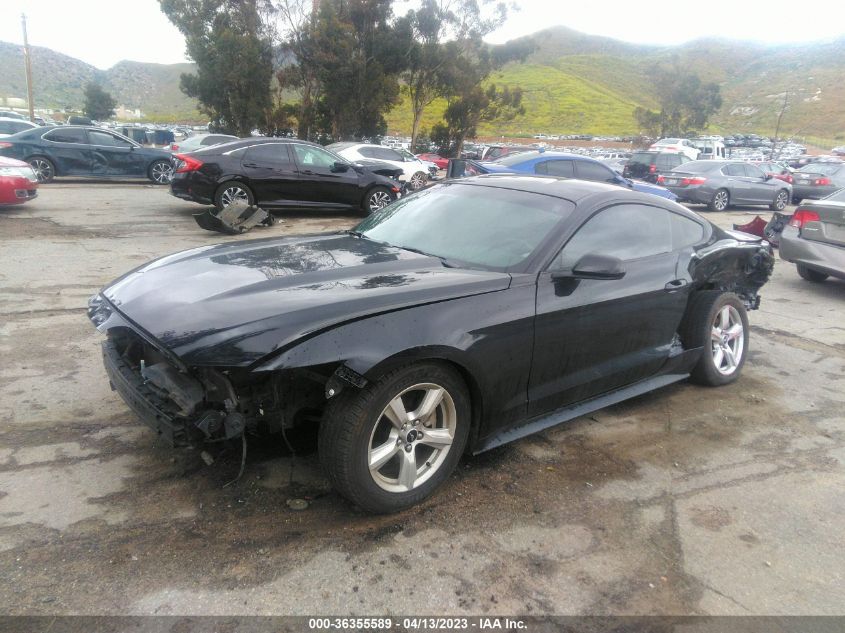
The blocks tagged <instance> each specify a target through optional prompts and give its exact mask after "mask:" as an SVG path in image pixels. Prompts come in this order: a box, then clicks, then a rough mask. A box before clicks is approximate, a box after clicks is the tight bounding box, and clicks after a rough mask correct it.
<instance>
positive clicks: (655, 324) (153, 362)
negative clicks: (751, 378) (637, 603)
mask: <svg viewBox="0 0 845 633" xmlns="http://www.w3.org/2000/svg"><path fill="white" fill-rule="evenodd" d="M772 264H773V258H772V254H771V248H770V247H769V245H768V244H767V243H766V242H763V241H761V240H760V239H759V238H756V237H753V236H749V235H745V234H742V233H731V232H726V231H723V230H721V229H719V228H717V227H716V226H714V225H712V224H710V223H709V222H707V221H706V220H704V219H702V218H701V217H700V216H698V215H696V214H695V213H692V212H690V211H688V210H687V209H685V208H684V207H681V206H680V205H677V204H675V203H673V202H670V201H668V200H664V199H661V198H658V197H656V196H649V195H645V194H640V193H636V192H632V191H628V190H624V189H621V188H619V187H613V186H610V185H603V184H598V183H588V182H582V181H578V180H559V179H555V178H547V177H531V176H482V177H478V178H469V179H466V180H461V181H456V182H447V183H445V184H441V185H435V186H434V187H432V188H430V189H427V190H424V191H420V192H418V193H416V194H414V195H412V196H409V197H407V198H403V199H402V200H400V201H398V202H395V203H393V204H391V205H389V206H387V207H385V208H384V209H381V210H380V211H377V212H376V213H374V214H373V215H371V216H370V217H368V218H366V219H364V220H363V221H362V222H361V223H360V224H359V225H358V226H357V227H356V228H355V229H354V230H352V231H345V232H341V233H332V234H322V235H311V236H297V237H288V238H271V239H263V240H255V241H248V242H235V243H228V244H221V245H218V246H212V247H202V248H197V249H193V250H189V251H185V252H183V253H177V254H175V255H170V256H167V257H163V258H161V259H158V260H156V261H153V262H151V263H149V264H147V265H145V266H142V267H140V268H138V269H136V270H134V271H132V272H130V273H127V274H126V275H124V276H123V277H121V278H120V279H118V280H116V281H115V282H113V283H112V284H110V285H109V286H107V287H106V288H104V289H103V291H102V292H101V293H99V294H98V295H96V296H94V297H93V298H92V299H91V302H90V305H89V317H90V318H91V320H92V321H93V322H94V324H95V325H96V326H97V328H98V329H99V330H100V331H102V332H105V333H106V334H107V339H106V340H105V342H104V343H103V355H104V360H105V365H106V370H107V373H108V376H109V380H110V381H111V384H112V386H113V387H114V389H116V390H117V391H118V393H119V394H120V395H121V396H122V397H123V399H124V400H125V401H126V403H127V404H128V405H129V407H130V408H132V409H133V410H134V411H135V412H136V413H137V414H138V416H139V417H141V418H142V419H143V420H144V421H145V422H146V423H147V424H149V425H150V426H152V427H153V428H154V429H156V430H157V431H158V433H159V434H161V435H162V436H164V437H166V438H167V439H168V440H169V441H171V442H173V443H174V444H185V443H189V442H202V441H204V440H221V439H225V438H232V439H242V441H244V442H246V437H247V436H250V437H251V436H258V435H260V434H261V433H262V432H270V433H272V432H274V431H276V432H278V431H281V430H282V429H286V428H291V427H294V426H297V425H306V424H319V452H320V459H321V461H322V463H323V464H324V467H325V470H326V473H327V474H328V477H329V478H330V480H331V482H332V483H333V485H334V486H335V487H336V488H337V490H339V491H340V492H341V493H342V494H343V495H345V496H346V497H347V498H348V499H350V500H352V501H353V502H355V503H356V504H358V505H359V506H361V507H363V508H365V509H367V510H370V511H374V512H391V511H396V510H399V509H402V508H405V507H408V506H410V505H412V504H415V503H417V502H419V501H420V500H422V499H423V498H425V497H426V496H428V495H429V494H431V493H432V491H434V489H435V488H436V487H437V486H438V485H439V484H441V483H442V482H443V481H444V480H445V479H446V478H447V477H448V476H449V474H450V472H451V471H452V470H453V469H454V467H455V465H456V464H457V462H458V460H459V459H460V457H461V455H462V454H463V453H465V452H471V453H477V452H480V451H484V450H486V449H489V448H492V447H495V446H498V445H500V444H502V443H504V442H509V441H512V440H515V439H517V438H520V437H523V436H525V435H527V434H529V433H533V432H536V431H539V430H541V429H544V428H547V427H549V426H551V425H554V424H558V423H560V422H563V421H565V420H569V419H571V418H574V417H576V416H579V415H582V414H584V413H587V412H590V411H593V410H595V409H598V408H600V407H604V406H607V405H610V404H613V403H616V402H619V401H621V400H624V399H626V398H630V397H633V396H636V395H639V394H642V393H644V392H647V391H650V390H653V389H657V388H659V387H662V386H664V385H667V384H669V383H673V382H676V381H679V380H684V379H686V378H688V377H689V378H691V379H692V380H694V381H696V382H699V383H704V384H708V385H722V384H725V383H728V382H731V381H733V380H735V379H736V378H737V377H738V376H739V374H740V371H741V369H742V366H743V363H744V362H745V359H746V356H747V354H748V335H749V328H748V319H747V316H746V310H750V309H754V308H756V307H757V306H758V304H759V297H758V294H757V293H758V290H759V289H760V287H761V286H762V285H763V284H764V283H766V281H767V280H768V278H769V275H770V274H771V270H772Z"/></svg>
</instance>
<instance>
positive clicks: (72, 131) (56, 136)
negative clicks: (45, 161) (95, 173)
mask: <svg viewBox="0 0 845 633" xmlns="http://www.w3.org/2000/svg"><path fill="white" fill-rule="evenodd" d="M41 143H42V148H43V153H44V154H46V156H47V158H49V159H50V160H51V161H53V163H54V164H55V165H56V172H57V174H58V175H60V176H89V175H91V147H90V146H89V145H88V137H87V136H86V135H85V128H81V127H69V126H61V127H57V128H56V129H54V130H50V131H49V132H47V133H46V134H45V135H44V136H42V137H41ZM39 149H40V148H36V149H35V151H34V152H33V153H39V151H38V150H39Z"/></svg>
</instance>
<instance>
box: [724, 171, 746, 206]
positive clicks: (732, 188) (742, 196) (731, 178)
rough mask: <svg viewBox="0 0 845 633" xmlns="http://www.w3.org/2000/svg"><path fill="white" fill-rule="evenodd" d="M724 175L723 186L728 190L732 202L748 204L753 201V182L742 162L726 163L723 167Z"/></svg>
mask: <svg viewBox="0 0 845 633" xmlns="http://www.w3.org/2000/svg"><path fill="white" fill-rule="evenodd" d="M722 175H723V176H725V180H724V183H723V184H722V185H721V187H722V188H724V189H727V190H728V193H729V194H730V201H731V204H747V203H749V202H750V201H751V184H750V182H749V180H748V176H746V175H745V166H744V165H743V164H742V163H731V164H729V165H725V166H724V167H722Z"/></svg>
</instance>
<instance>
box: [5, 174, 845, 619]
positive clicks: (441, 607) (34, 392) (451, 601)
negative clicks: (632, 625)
mask: <svg viewBox="0 0 845 633" xmlns="http://www.w3.org/2000/svg"><path fill="white" fill-rule="evenodd" d="M696 210H699V211H703V209H696ZM200 211H202V207H199V206H198V205H194V204H191V203H187V202H183V201H179V200H177V199H175V198H173V197H171V196H170V195H169V194H168V193H167V189H166V188H161V187H157V186H153V185H150V184H148V183H147V184H144V183H130V182H126V183H114V182H112V183H92V182H87V181H76V182H73V181H70V182H68V181H64V182H56V183H54V184H51V185H47V186H43V187H42V188H41V191H40V194H39V197H38V198H37V199H36V200H34V201H32V202H30V203H28V204H26V205H24V206H21V207H13V208H4V209H0V357H1V358H2V363H0V403H1V404H0V605H3V606H2V609H1V610H2V613H5V614H11V615H14V614H30V615H33V614H179V615H185V614H206V615H210V614H219V615H231V614H262V615H268V614H299V615H314V614H327V613H333V614H366V615H379V614H431V615H444V614H523V615H541V614H576V615H578V614H592V615H599V614H601V615H613V614H615V615H622V614H625V615H633V614H648V615H660V614H683V615H686V614H719V615H731V614H737V615H748V614H769V615H785V614H792V615H799V614H828V615H830V614H843V612H845V579H843V569H845V548H843V546H842V545H843V543H845V538H843V537H845V527H844V524H843V520H842V517H843V516H845V494H843V492H845V414H844V413H843V412H844V411H845V408H843V402H845V379H843V368H845V327H843V323H842V315H843V305H845V283H843V282H840V281H828V282H826V283H823V284H811V283H809V282H806V281H804V280H802V279H800V278H799V277H798V275H797V274H796V272H795V267H794V266H792V265H788V264H785V263H784V262H782V261H778V262H777V265H776V268H775V272H774V276H773V278H772V280H771V282H770V283H769V284H768V285H766V286H765V287H764V288H763V291H762V297H763V299H762V305H761V308H760V310H758V311H755V312H752V313H751V314H750V320H751V325H752V332H751V342H750V355H749V357H748V362H747V364H746V366H745V369H744V374H743V376H742V378H741V380H739V381H738V382H737V383H735V384H733V385H730V386H727V387H724V388H721V389H707V388H701V387H697V386H694V385H691V384H687V383H680V384H676V385H673V386H670V387H667V388H664V389H661V390H660V391H658V392H654V393H651V394H648V395H645V396H642V397H639V398H636V399H633V400H630V401H628V402H625V403H623V404H620V405H617V406H614V407H611V408H608V409H605V410H601V411H599V412H597V413H595V414H593V415H591V416H588V417H583V418H579V419H577V420H574V421H572V422H570V423H568V424H565V425H563V426H560V427H557V428H555V429H552V430H549V431H546V432H544V433H541V434H538V435H535V436H533V437H530V438H527V439H524V440H521V441H519V442H516V443H513V444H510V445H508V446H504V447H501V448H499V449H496V450H493V451H490V452H488V453H485V454H482V455H480V456H478V457H475V458H466V459H464V460H463V461H462V463H461V465H460V467H459V469H458V471H457V472H456V473H455V474H454V476H453V477H452V478H451V480H450V481H449V482H448V483H447V485H446V486H444V487H443V489H442V490H441V491H440V492H439V493H437V494H435V495H434V496H433V497H432V498H431V499H429V500H428V501H426V502H424V503H423V504H421V505H420V506H418V507H415V508H413V509H410V510H408V511H405V512H403V513H400V514H397V515H393V516H369V515H367V514H364V513H362V512H360V511H358V510H356V509H355V508H353V507H351V506H350V505H349V504H348V503H347V502H346V501H344V500H343V499H342V498H341V497H339V496H338V495H337V494H335V493H334V492H332V490H331V489H330V488H329V486H328V484H327V482H326V480H325V479H324V477H323V476H322V474H321V472H320V470H319V465H318V462H317V459H316V454H315V452H314V442H313V437H307V436H304V437H299V438H296V448H297V454H296V455H295V456H291V455H290V454H289V452H288V451H287V450H286V448H285V447H284V446H283V445H282V444H281V442H278V441H275V440H273V441H269V442H266V443H264V444H261V445H251V446H250V451H249V455H248V462H247V466H246V471H245V473H244V476H243V478H242V479H241V480H240V481H239V482H238V483H236V484H233V485H230V486H226V487H224V486H225V484H226V483H227V482H229V481H230V480H232V479H233V478H234V477H235V475H236V473H237V471H238V467H239V465H240V454H239V453H238V452H235V451H233V452H230V453H227V454H223V455H221V456H219V458H218V459H217V461H216V462H215V463H214V464H212V465H211V466H207V465H206V464H205V463H204V462H203V461H202V460H201V459H200V456H199V455H198V454H197V453H196V452H194V451H184V450H183V451H172V450H171V449H169V448H167V447H164V446H162V445H160V444H159V443H157V441H156V440H155V437H154V435H153V433H152V432H151V431H149V430H147V429H146V427H144V426H143V425H142V424H140V423H139V422H138V421H137V420H136V418H135V416H134V415H133V414H132V413H131V412H130V411H129V410H128V409H127V407H126V406H125V405H124V403H123V402H122V401H121V400H120V399H119V397H117V396H116V395H115V394H114V393H112V392H111V391H110V390H109V386H108V381H107V379H106V377H105V373H104V370H103V369H102V364H101V359H100V351H99V343H100V340H101V338H102V335H101V334H99V333H98V332H96V331H95V330H94V328H93V327H91V325H90V324H89V322H88V321H87V318H86V316H85V305H86V300H87V299H88V297H89V296H90V295H91V294H93V293H94V292H95V291H96V290H98V289H99V288H100V287H101V286H102V285H103V284H105V283H107V282H108V281H110V280H111V279H113V278H115V277H117V276H118V275H120V274H122V273H123V272H125V271H127V270H128V269H130V268H133V267H135V266H137V265H139V264H141V263H143V262H145V261H147V260H149V259H152V258H154V257H157V256H160V255H163V254H166V253H171V252H174V251H178V250H182V249H185V248H189V247H194V246H201V245H207V244H212V243H216V242H220V241H226V240H241V239H250V238H252V237H262V236H270V235H290V234H296V233H306V232H315V231H324V230H335V229H340V228H347V227H350V226H352V225H353V224H354V223H355V222H356V221H357V219H356V218H353V217H346V216H336V215H331V214H315V213H301V214H294V213H288V214H285V215H282V216H280V219H281V220H282V222H281V223H280V224H278V225H276V226H274V227H269V228H257V229H255V230H254V231H253V232H251V233H250V234H249V235H247V236H242V237H225V236H221V235H216V234H212V233H207V232H205V231H202V230H201V229H199V228H198V227H197V226H196V224H195V223H194V221H193V219H192V218H191V214H192V213H197V212H200ZM756 213H759V214H760V215H762V216H763V217H764V218H768V216H769V211H768V210H767V209H760V210H756V211H755V210H751V209H741V210H732V211H731V212H729V213H722V214H713V213H706V212H705V215H706V216H707V217H708V218H710V219H711V220H713V221H715V222H716V223H717V224H720V225H722V226H726V227H729V226H730V225H731V224H732V223H734V222H737V223H745V222H747V221H748V220H750V219H751V218H753V217H754V215H755V214H756ZM290 499H306V500H307V501H308V507H307V509H305V510H293V509H291V508H290V507H289V506H288V505H287V502H288V500H290Z"/></svg>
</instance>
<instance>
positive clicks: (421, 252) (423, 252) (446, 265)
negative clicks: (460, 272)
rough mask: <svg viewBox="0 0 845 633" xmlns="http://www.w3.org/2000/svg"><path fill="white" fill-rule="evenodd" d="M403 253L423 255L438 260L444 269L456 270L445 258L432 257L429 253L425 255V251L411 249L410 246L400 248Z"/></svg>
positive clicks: (455, 266)
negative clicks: (409, 252)
mask: <svg viewBox="0 0 845 633" xmlns="http://www.w3.org/2000/svg"><path fill="white" fill-rule="evenodd" d="M399 248H401V249H402V250H403V251H411V252H412V253H418V254H420V255H425V256H426V257H436V258H437V259H439V260H440V263H441V264H443V265H444V266H445V267H446V268H458V266H457V265H456V264H454V263H452V262H450V261H449V260H448V259H446V258H445V257H442V256H440V255H432V254H431V253H426V252H425V251H421V250H420V249H418V248H413V247H412V246H400V247H399Z"/></svg>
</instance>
